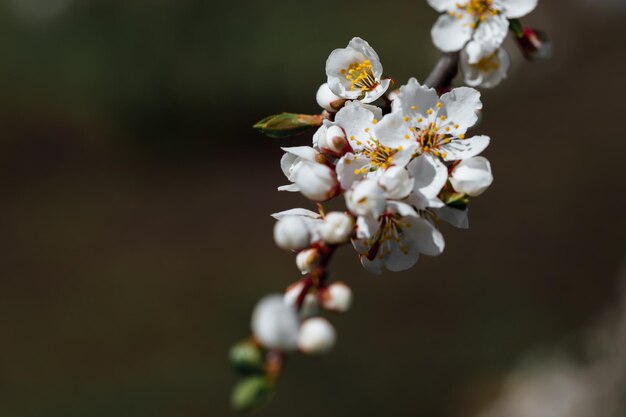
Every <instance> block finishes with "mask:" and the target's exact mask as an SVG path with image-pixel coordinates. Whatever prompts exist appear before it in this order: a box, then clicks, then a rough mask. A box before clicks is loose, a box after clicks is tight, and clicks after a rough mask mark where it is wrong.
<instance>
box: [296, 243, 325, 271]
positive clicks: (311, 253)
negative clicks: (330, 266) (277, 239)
mask: <svg viewBox="0 0 626 417" xmlns="http://www.w3.org/2000/svg"><path fill="white" fill-rule="evenodd" d="M320 260H321V255H320V252H319V251H318V250H317V249H314V248H311V249H305V250H303V251H301V252H299V253H298V255H296V265H297V266H298V269H299V270H300V272H302V274H303V275H304V274H308V273H310V272H311V271H313V270H314V269H315V268H317V266H318V265H319V263H320Z"/></svg>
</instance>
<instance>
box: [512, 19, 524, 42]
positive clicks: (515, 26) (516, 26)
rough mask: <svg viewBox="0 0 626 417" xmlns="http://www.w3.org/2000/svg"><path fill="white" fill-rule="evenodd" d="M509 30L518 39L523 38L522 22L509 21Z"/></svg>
mask: <svg viewBox="0 0 626 417" xmlns="http://www.w3.org/2000/svg"><path fill="white" fill-rule="evenodd" d="M509 29H510V30H511V32H513V33H514V34H515V36H517V37H518V38H521V37H522V36H524V26H522V22H521V21H520V20H519V19H509Z"/></svg>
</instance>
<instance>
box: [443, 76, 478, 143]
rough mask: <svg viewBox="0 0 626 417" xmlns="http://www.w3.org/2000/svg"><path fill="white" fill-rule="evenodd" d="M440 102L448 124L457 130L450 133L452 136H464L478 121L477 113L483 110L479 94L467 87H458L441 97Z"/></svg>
mask: <svg viewBox="0 0 626 417" xmlns="http://www.w3.org/2000/svg"><path fill="white" fill-rule="evenodd" d="M441 102H442V103H443V108H444V110H445V113H446V115H447V118H448V121H449V123H450V124H457V125H458V128H455V129H453V130H452V131H451V133H452V134H454V135H459V134H464V133H465V132H466V131H467V129H469V128H470V127H472V126H474V125H475V124H476V121H477V120H478V115H477V112H478V111H479V110H480V109H482V108H483V104H482V102H481V101H480V92H478V91H477V90H475V89H473V88H469V87H459V88H455V89H454V90H452V91H450V92H448V93H446V94H444V95H443V96H441Z"/></svg>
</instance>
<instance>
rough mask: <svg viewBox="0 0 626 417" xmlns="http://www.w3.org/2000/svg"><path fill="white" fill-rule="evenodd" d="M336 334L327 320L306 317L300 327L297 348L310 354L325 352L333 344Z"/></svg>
mask: <svg viewBox="0 0 626 417" xmlns="http://www.w3.org/2000/svg"><path fill="white" fill-rule="evenodd" d="M336 340H337V336H336V333H335V329H334V328H333V326H332V324H330V323H329V322H328V320H326V319H324V318H321V317H315V318H311V319H307V320H305V321H304V322H303V323H302V326H301V327H300V334H299V337H298V348H299V349H300V350H301V351H302V352H304V353H308V354H311V355H316V354H321V353H326V352H328V351H329V350H331V349H332V348H333V346H335V341H336Z"/></svg>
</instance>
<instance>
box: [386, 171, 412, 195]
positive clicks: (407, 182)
mask: <svg viewBox="0 0 626 417" xmlns="http://www.w3.org/2000/svg"><path fill="white" fill-rule="evenodd" d="M378 183H379V184H380V185H381V186H382V187H383V188H384V189H385V190H386V191H387V196H388V197H389V198H392V199H395V200H402V199H403V198H405V197H406V196H408V195H409V194H410V193H411V191H412V190H413V183H414V180H413V179H412V178H411V177H410V176H409V171H407V170H406V169H405V168H403V167H399V166H392V167H389V168H388V169H386V170H385V171H384V172H383V173H382V174H381V176H380V179H379V180H378Z"/></svg>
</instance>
